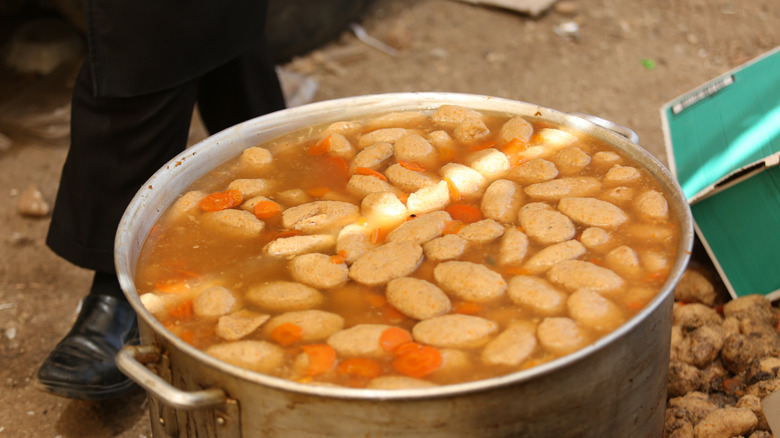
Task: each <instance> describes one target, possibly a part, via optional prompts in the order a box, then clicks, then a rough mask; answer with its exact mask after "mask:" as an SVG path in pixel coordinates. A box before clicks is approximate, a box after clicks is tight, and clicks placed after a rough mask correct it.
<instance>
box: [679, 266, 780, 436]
mask: <svg viewBox="0 0 780 438" xmlns="http://www.w3.org/2000/svg"><path fill="white" fill-rule="evenodd" d="M717 298H718V297H717V292H716V290H715V288H714V287H713V284H712V282H711V281H710V280H709V279H708V278H707V276H706V274H704V273H702V272H700V271H699V270H696V269H695V268H689V269H688V270H687V271H686V272H685V273H684V274H683V276H682V278H681V280H680V282H679V283H678V285H677V287H676V288H675V304H674V311H673V321H674V322H673V327H672V342H671V360H670V363H669V377H668V379H669V384H668V398H667V405H666V415H665V422H664V437H665V438H667V437H668V438H703V437H726V438H728V437H737V436H740V437H748V438H769V437H772V436H773V435H772V433H771V430H770V427H769V424H768V423H767V419H766V417H765V416H764V413H763V410H762V405H761V401H762V400H763V398H764V397H766V396H768V395H769V394H771V393H772V392H774V391H776V390H778V389H780V356H779V355H780V333H778V329H779V328H780V327H778V308H777V307H774V306H772V304H771V302H770V301H769V300H768V299H766V297H764V296H763V295H750V296H744V297H740V298H737V299H734V300H731V301H727V302H726V303H725V304H722V305H721V304H718V303H717V302H718V299H717Z"/></svg>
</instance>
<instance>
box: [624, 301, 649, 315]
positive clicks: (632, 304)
mask: <svg viewBox="0 0 780 438" xmlns="http://www.w3.org/2000/svg"><path fill="white" fill-rule="evenodd" d="M626 307H628V308H629V309H630V310H633V311H635V312H636V311H639V310H642V308H643V307H645V303H642V302H640V301H628V302H627V303H626Z"/></svg>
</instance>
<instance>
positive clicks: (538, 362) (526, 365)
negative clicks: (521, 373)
mask: <svg viewBox="0 0 780 438" xmlns="http://www.w3.org/2000/svg"><path fill="white" fill-rule="evenodd" d="M543 363H544V361H543V360H541V359H531V360H529V361H527V362H526V363H524V364H523V365H522V366H521V368H522V369H524V370H527V369H528V368H533V367H535V366H539V365H541V364H543Z"/></svg>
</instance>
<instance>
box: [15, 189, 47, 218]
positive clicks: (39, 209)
mask: <svg viewBox="0 0 780 438" xmlns="http://www.w3.org/2000/svg"><path fill="white" fill-rule="evenodd" d="M16 205H17V210H18V211H19V214H21V215H22V216H29V217H44V216H46V215H47V214H49V211H50V208H49V203H48V202H46V200H45V199H43V195H42V194H41V191H40V190H38V187H36V186H35V185H33V184H30V185H29V186H27V188H26V189H24V191H23V192H22V193H21V194H20V195H19V202H17V204H16Z"/></svg>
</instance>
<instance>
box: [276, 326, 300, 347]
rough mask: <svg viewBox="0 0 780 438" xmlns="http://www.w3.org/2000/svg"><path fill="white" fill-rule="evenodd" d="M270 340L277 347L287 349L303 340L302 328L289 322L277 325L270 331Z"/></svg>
mask: <svg viewBox="0 0 780 438" xmlns="http://www.w3.org/2000/svg"><path fill="white" fill-rule="evenodd" d="M271 338H273V340H274V341H276V342H277V343H278V344H279V345H281V346H283V347H289V346H290V345H292V344H294V343H296V342H298V341H300V340H301V339H302V338H303V327H301V326H299V325H297V324H293V323H291V322H285V323H282V324H279V325H278V326H276V328H274V329H273V330H272V331H271Z"/></svg>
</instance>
